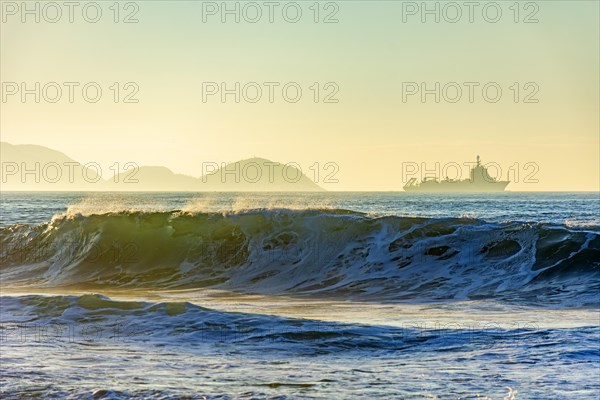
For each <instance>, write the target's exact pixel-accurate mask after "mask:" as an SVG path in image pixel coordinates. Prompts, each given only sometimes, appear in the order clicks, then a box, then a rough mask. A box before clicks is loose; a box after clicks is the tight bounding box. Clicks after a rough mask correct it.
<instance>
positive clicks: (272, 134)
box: [0, 1, 600, 190]
mask: <svg viewBox="0 0 600 400" xmlns="http://www.w3.org/2000/svg"><path fill="white" fill-rule="evenodd" d="M7 3H10V5H12V8H11V6H10V5H9V6H7ZM33 3H35V2H31V3H30V4H33ZM113 3H114V2H112V1H100V2H98V4H99V5H100V7H101V10H102V17H101V18H100V20H99V22H97V23H90V22H86V21H85V20H84V18H83V15H82V7H78V8H76V9H75V10H74V14H73V17H74V22H73V23H69V20H68V19H69V15H68V13H69V10H68V9H67V8H66V7H63V8H62V10H61V11H62V17H61V18H60V19H59V20H58V22H56V23H51V22H49V21H47V20H46V19H48V20H52V19H54V18H55V17H56V10H54V9H51V8H47V9H46V10H45V11H44V10H40V13H41V15H40V22H39V23H36V22H35V21H34V17H35V16H34V15H24V16H23V15H22V10H20V9H19V10H15V9H14V7H17V8H20V4H21V2H15V3H13V2H2V18H3V20H2V27H1V32H0V33H1V54H0V55H1V65H0V67H1V80H2V82H3V93H2V94H3V99H2V103H1V107H2V110H1V118H0V120H1V125H0V128H1V134H2V140H3V141H7V142H10V143H13V144H25V143H32V144H40V145H44V146H48V147H51V148H54V149H57V150H60V151H63V152H64V153H66V154H68V155H69V156H71V157H73V158H75V159H77V160H78V161H82V162H87V161H96V162H99V163H101V164H102V165H105V166H108V165H111V164H113V163H114V162H120V163H125V162H128V161H132V162H136V163H138V164H139V165H164V166H167V167H169V168H171V169H172V170H173V171H175V172H179V173H186V174H189V175H193V176H199V175H201V173H202V162H218V163H220V162H227V161H235V160H238V159H243V158H249V157H252V156H257V157H258V156H260V157H265V158H269V159H272V160H276V161H280V162H295V163H299V164H300V165H301V166H302V167H303V171H304V172H305V173H306V174H307V175H308V176H309V177H311V178H313V177H314V175H313V171H312V170H310V169H309V167H310V166H311V165H314V163H315V162H318V163H319V165H320V169H321V175H320V179H319V180H320V182H318V183H320V184H322V183H323V182H322V179H323V177H324V175H326V173H327V172H328V171H325V170H324V169H323V166H324V164H325V163H327V162H333V163H336V164H337V165H338V166H339V171H338V172H337V174H336V175H335V178H337V179H338V180H339V183H331V184H325V185H323V186H324V187H326V188H327V189H329V190H400V189H401V187H402V185H403V176H402V165H403V163H417V164H418V165H420V164H421V163H422V162H425V163H427V165H428V167H429V168H430V169H433V168H434V164H435V163H436V162H439V163H440V165H441V166H443V165H445V163H449V162H456V163H459V164H462V163H463V162H468V161H473V160H474V158H475V156H476V155H481V157H482V159H483V161H484V162H488V161H491V162H495V163H498V164H499V165H500V166H501V167H502V168H503V178H506V174H507V170H508V168H509V167H510V166H513V170H514V169H515V168H516V167H515V165H516V164H515V163H518V168H519V170H520V174H519V183H513V184H511V185H510V186H509V187H508V189H512V190H598V189H599V181H600V176H599V174H600V172H599V171H600V165H599V158H600V154H599V152H600V142H599V135H600V134H599V130H600V127H599V108H600V103H599V87H600V86H599V47H600V44H599V37H600V33H599V20H598V18H599V2H598V1H538V2H520V3H519V4H518V7H515V6H514V5H513V4H514V2H513V1H501V2H496V3H494V4H495V5H498V6H499V8H500V10H501V11H502V15H501V17H500V19H499V21H498V22H496V23H492V22H488V21H486V19H488V20H489V21H491V20H493V19H494V18H495V15H496V6H495V5H491V6H490V5H489V3H490V2H479V3H478V6H477V7H475V9H474V11H473V22H469V19H470V16H469V9H468V8H467V7H465V6H460V11H461V12H462V17H461V18H460V19H459V20H458V22H455V23H452V22H450V21H448V20H451V19H453V18H455V16H456V15H457V14H456V11H457V10H456V9H452V8H450V7H448V6H446V8H444V6H445V5H446V4H447V2H439V3H436V2H429V3H428V6H429V7H430V8H431V9H433V8H434V7H436V4H438V7H440V22H439V23H436V22H435V20H434V19H435V15H429V14H426V15H421V12H420V11H421V10H416V9H415V7H417V8H420V7H421V2H420V1H419V2H415V3H413V2H401V1H368V2H367V1H339V2H329V3H328V2H320V3H317V5H318V7H315V5H314V2H313V1H299V2H296V3H294V4H297V5H298V7H299V8H300V9H301V10H302V16H301V17H300V19H299V21H298V22H296V23H292V22H288V21H286V19H285V18H287V19H288V20H290V21H291V20H293V19H294V18H295V15H296V9H297V8H298V7H296V6H295V5H293V4H292V5H290V3H291V2H276V3H277V5H275V6H274V13H273V19H274V22H273V23H270V22H269V8H268V7H267V6H264V2H262V1H260V2H257V3H253V4H258V7H259V8H260V10H261V12H262V18H261V19H260V20H259V21H258V22H256V23H252V22H250V21H249V20H251V19H253V18H255V15H256V7H254V6H246V8H244V6H245V4H246V3H243V2H240V3H236V2H228V3H227V5H228V7H230V8H231V9H234V7H236V4H237V7H239V9H240V22H239V23H236V22H235V21H234V19H235V15H233V14H232V15H228V14H226V15H224V16H223V15H221V12H220V10H215V7H216V8H221V7H222V2H220V1H219V2H215V3H213V2H200V1H171V2H168V1H139V2H134V3H131V4H129V5H128V3H126V2H122V3H120V13H119V16H118V17H119V21H120V22H119V23H115V22H114V18H115V13H114V10H113V9H110V7H111V6H112V5H113ZM463 3H464V2H462V1H460V2H458V3H454V4H459V5H462V4H463ZM41 4H42V5H43V4H44V2H42V3H41ZM58 4H62V2H58ZM81 4H86V3H85V2H84V3H81ZM486 5H487V8H486V11H485V12H484V11H483V7H484V6H486ZM284 6H286V7H287V8H286V12H285V15H284V11H283V8H284ZM7 7H8V8H7ZM31 7H33V6H31ZM252 7H254V8H252ZM511 7H512V8H511ZM316 8H318V9H319V15H318V20H319V22H317V23H315V21H314V18H315V9H316ZM516 9H518V10H519V14H518V16H517V15H516V14H515V10H516ZM213 12H216V14H215V15H212V13H213ZM131 13H134V14H135V15H134V18H137V19H138V20H139V22H137V23H123V22H122V20H123V19H124V18H125V17H126V16H127V15H129V14H131ZM332 13H333V16H332V17H331V18H334V19H337V20H338V22H337V23H323V19H324V18H325V17H326V16H328V15H330V14H332ZM413 13H416V14H414V15H413ZM13 14H14V15H13ZM86 15H87V16H88V18H89V19H93V18H94V16H95V10H94V9H93V8H89V9H87V14H86ZM284 16H285V18H284ZM22 17H26V18H27V20H26V21H25V22H22V20H21V18H22ZM222 17H225V18H226V21H225V23H223V22H222V20H221V18H222ZM422 17H426V21H425V22H422ZM515 18H517V19H518V21H519V22H517V23H515V21H514V19H515ZM203 19H204V20H205V21H203ZM526 19H527V20H531V19H537V20H538V22H537V23H535V22H534V23H525V22H524V20H526ZM12 82H15V83H16V84H17V85H21V83H22V82H25V83H26V85H27V87H28V88H30V89H33V88H34V87H35V82H40V87H43V86H44V85H46V84H47V83H49V82H57V83H59V84H60V85H61V87H62V97H61V98H60V99H59V100H58V101H57V102H56V103H51V102H49V101H48V100H52V99H53V98H54V97H55V88H54V87H53V86H52V85H50V86H47V87H46V89H47V91H46V93H45V95H46V96H44V93H42V92H43V89H40V94H41V99H40V102H39V103H36V102H35V99H34V95H33V94H31V95H27V96H26V97H25V102H24V103H23V102H22V99H21V93H20V92H18V93H16V94H15V95H10V94H8V93H9V92H10V91H14V89H15V87H14V86H11V85H12V84H11V83H12ZM63 82H77V83H79V86H77V87H75V88H74V98H73V102H72V103H71V102H69V93H68V87H67V86H65V85H64V84H63ZM88 82H97V84H98V85H99V86H100V88H101V89H102V96H101V98H100V100H99V101H98V102H96V103H91V102H88V101H86V100H85V99H84V98H83V96H82V86H83V85H84V84H86V83H88ZM115 82H118V83H119V85H118V86H119V87H120V90H119V97H118V102H117V103H115V102H114V99H113V97H114V95H115V90H114V88H115V87H114V86H113V89H112V90H111V86H112V85H113V84H114V83H115ZM127 82H133V83H135V85H130V86H128V87H125V84H126V83H127ZM206 82H216V83H217V84H218V85H220V84H221V82H225V83H226V85H227V87H228V88H229V89H233V88H234V87H235V82H240V95H241V99H240V102H239V103H236V102H235V101H234V100H235V99H234V95H233V94H231V95H227V96H226V98H225V102H222V100H221V97H220V94H216V95H213V96H208V97H207V100H206V101H203V83H206ZM249 82H256V83H258V86H260V88H261V90H262V97H261V99H260V100H259V101H257V102H256V103H252V102H250V101H249V100H252V98H254V97H255V95H256V86H255V85H249V86H246V89H247V91H246V93H245V94H246V97H244V96H243V94H244V93H242V92H243V90H242V88H243V87H244V85H246V84H247V83H249ZM264 82H275V83H277V84H278V86H275V85H276V84H275V83H274V84H272V85H273V86H271V87H273V96H274V98H273V102H270V101H269V86H266V85H265V84H264ZM288 82H293V83H295V84H294V85H289V87H288V92H287V94H288V95H289V99H291V98H292V97H293V96H295V88H294V87H295V86H299V87H300V88H301V90H302V95H301V97H300V98H299V100H298V101H297V102H296V103H292V102H288V101H286V100H285V99H284V96H283V93H282V87H283V86H284V85H285V84H286V83H288ZM315 82H318V85H317V86H318V87H319V98H318V102H317V103H315V101H314V96H315V90H314V89H315V88H316V86H313V84H314V83H315ZM407 82H415V83H416V85H415V86H412V85H411V84H406V83H407ZM422 82H424V83H425V84H426V85H427V88H429V89H434V88H435V82H439V83H440V92H439V94H440V102H439V103H436V102H435V94H429V95H427V96H426V97H425V102H422V99H421V96H420V93H417V94H414V95H410V96H409V95H407V93H408V92H407V91H408V90H409V89H415V88H418V87H419V85H420V84H421V83H422ZM451 82H456V83H457V84H456V85H455V84H451V85H447V84H448V83H451ZM465 82H473V84H472V86H471V87H473V101H472V102H470V101H469V86H465V84H464V83H465ZM490 82H491V83H493V84H492V85H488V91H487V94H488V100H486V99H485V98H484V96H483V93H482V87H483V86H484V85H486V84H487V83H490ZM515 82H517V86H513V85H514V84H515ZM327 83H330V84H329V85H328V86H326V84H327ZM136 85H137V87H138V88H139V91H138V92H137V94H135V95H134V97H133V98H134V99H137V100H139V101H138V102H137V103H125V102H123V100H124V97H125V95H126V94H128V93H130V92H132V90H133V89H134V88H135V86H136ZM445 85H446V89H445V90H444V89H443V88H444V86H445ZM456 86H459V87H460V88H461V90H462V97H460V98H459V99H458V100H457V101H456V102H454V103H453V102H451V101H452V100H454V99H455V98H456V93H457V92H456ZM311 87H312V89H311ZM496 87H500V89H501V90H502V95H501V97H500V98H499V100H498V101H497V102H492V100H493V97H494V96H495V88H496ZM517 87H518V88H519V96H518V99H517V100H518V101H517V102H515V98H514V97H515V95H516V93H515V92H516V88H517ZM204 88H205V89H206V88H207V86H206V84H204ZM211 88H213V87H211ZM336 88H337V89H339V91H338V92H337V93H336V94H335V95H334V96H333V99H337V100H338V102H337V103H327V102H324V100H325V97H326V96H327V94H329V93H331V92H333V91H335V90H336ZM18 90H19V91H20V90H21V87H18ZM419 90H420V89H419ZM89 93H91V95H90V97H93V95H94V90H93V88H92V89H90V90H89V92H88V94H89ZM534 93H535V94H534ZM204 94H206V93H204ZM403 94H404V95H405V96H406V99H403ZM444 95H445V96H444ZM525 100H529V101H531V100H537V102H533V103H532V102H525ZM527 163H535V164H536V165H537V166H539V171H538V172H537V173H536V174H535V175H534V176H533V177H532V178H534V179H538V180H539V182H538V183H524V182H523V178H524V177H525V176H526V175H527V174H528V173H531V172H534V169H535V168H533V167H531V164H530V165H529V166H528V167H527V168H525V165H526V164H527ZM330 171H331V170H330ZM466 171H467V168H466V167H465V168H464V170H463V178H464V177H466V176H467V173H466ZM109 172H110V171H109V170H108V169H106V170H105V173H106V175H110V173H109ZM511 178H512V180H514V177H511Z"/></svg>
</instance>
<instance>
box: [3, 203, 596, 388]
mask: <svg viewBox="0 0 600 400" xmlns="http://www.w3.org/2000/svg"><path fill="white" fill-rule="evenodd" d="M0 203H1V204H0V205H1V213H0V215H1V219H0V283H1V287H0V289H1V290H0V292H1V293H0V295H1V296H0V307H1V312H0V398H2V399H20V398H39V399H46V398H56V399H64V398H74V399H75V398H76V399H79V398H83V399H129V398H136V399H137V398H148V399H154V398H157V399H182V398H183V399H263V398H269V399H305V398H307V399H355V398H364V399H373V398H382V399H510V400H512V399H582V400H583V399H585V400H588V399H599V398H600V194H599V193H598V192H593V193H591V192H590V193H514V192H506V193H494V194H443V195H442V194H407V193H402V192H401V193H391V192H390V193H335V192H324V193H51V192H45V193H42V192H28V193H26V192H3V193H1V194H0Z"/></svg>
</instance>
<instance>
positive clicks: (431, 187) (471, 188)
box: [404, 181, 510, 193]
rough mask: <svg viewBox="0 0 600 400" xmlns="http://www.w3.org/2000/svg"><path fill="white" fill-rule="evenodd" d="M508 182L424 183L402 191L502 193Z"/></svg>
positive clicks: (407, 187) (406, 187)
mask: <svg viewBox="0 0 600 400" xmlns="http://www.w3.org/2000/svg"><path fill="white" fill-rule="evenodd" d="M509 183H510V182H509V181H498V182H485V183H478V182H470V181H458V182H426V183H421V184H420V185H411V186H405V187H404V191H406V192H416V193H449V192H450V193H457V192H463V193H488V192H503V191H504V189H505V188H506V186H507V185H508V184H509Z"/></svg>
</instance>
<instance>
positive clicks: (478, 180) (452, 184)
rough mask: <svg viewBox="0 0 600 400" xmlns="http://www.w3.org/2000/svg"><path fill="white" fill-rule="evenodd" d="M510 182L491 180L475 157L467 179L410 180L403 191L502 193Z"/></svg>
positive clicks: (433, 178) (428, 178)
mask: <svg viewBox="0 0 600 400" xmlns="http://www.w3.org/2000/svg"><path fill="white" fill-rule="evenodd" d="M509 183H510V181H498V180H496V179H495V178H492V177H491V176H490V175H489V174H488V172H487V169H486V168H485V167H484V166H483V165H481V160H480V158H479V156H477V164H476V165H475V167H473V168H471V172H470V177H469V179H462V180H460V179H449V178H448V177H446V178H445V179H444V180H438V179H437V178H436V177H425V178H424V179H423V180H422V181H421V182H419V183H417V178H411V179H410V180H409V181H408V182H407V183H406V185H404V190H405V191H406V192H442V193H443V192H502V191H504V189H505V188H506V186H507V185H508V184H509Z"/></svg>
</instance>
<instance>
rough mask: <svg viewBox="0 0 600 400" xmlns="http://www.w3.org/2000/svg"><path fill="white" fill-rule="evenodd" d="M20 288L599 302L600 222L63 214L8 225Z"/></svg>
mask: <svg viewBox="0 0 600 400" xmlns="http://www.w3.org/2000/svg"><path fill="white" fill-rule="evenodd" d="M0 245H1V264H0V266H1V268H0V271H1V278H2V280H3V282H4V283H5V284H9V285H10V286H14V287H17V286H35V287H74V288H75V287H76V288H94V289H96V288H108V287H110V288H112V289H131V288H140V289H183V288H205V287H211V288H219V289H226V290H234V291H243V292H254V293H270V294H289V295H292V294H293V295H319V296H341V297H348V298H357V299H362V300H369V299H372V300H390V301H400V300H405V301H409V300H410V301H441V300H452V299H456V300H463V299H485V298H495V299H500V300H506V301H518V302H524V303H535V304H540V303H546V304H573V305H579V306H587V305H593V306H596V305H597V304H598V303H599V300H598V296H597V295H596V293H597V291H598V290H599V289H600V232H598V231H597V230H595V228H573V227H567V226H560V225H549V224H533V223H524V222H511V223H488V222H485V221H483V220H478V219H473V218H452V219H450V218H448V219H435V218H418V217H399V216H372V215H368V214H363V213H359V212H353V211H348V210H339V209H338V210H336V209H328V210H324V209H315V210H290V209H269V210H246V211H241V212H232V213H217V212H215V213H209V212H186V211H128V212H124V211H121V212H112V213H105V214H92V215H81V214H67V215H57V216H55V217H54V218H53V219H52V220H51V221H50V222H48V223H45V224H41V225H35V226H30V225H12V226H9V227H5V228H2V229H0Z"/></svg>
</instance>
